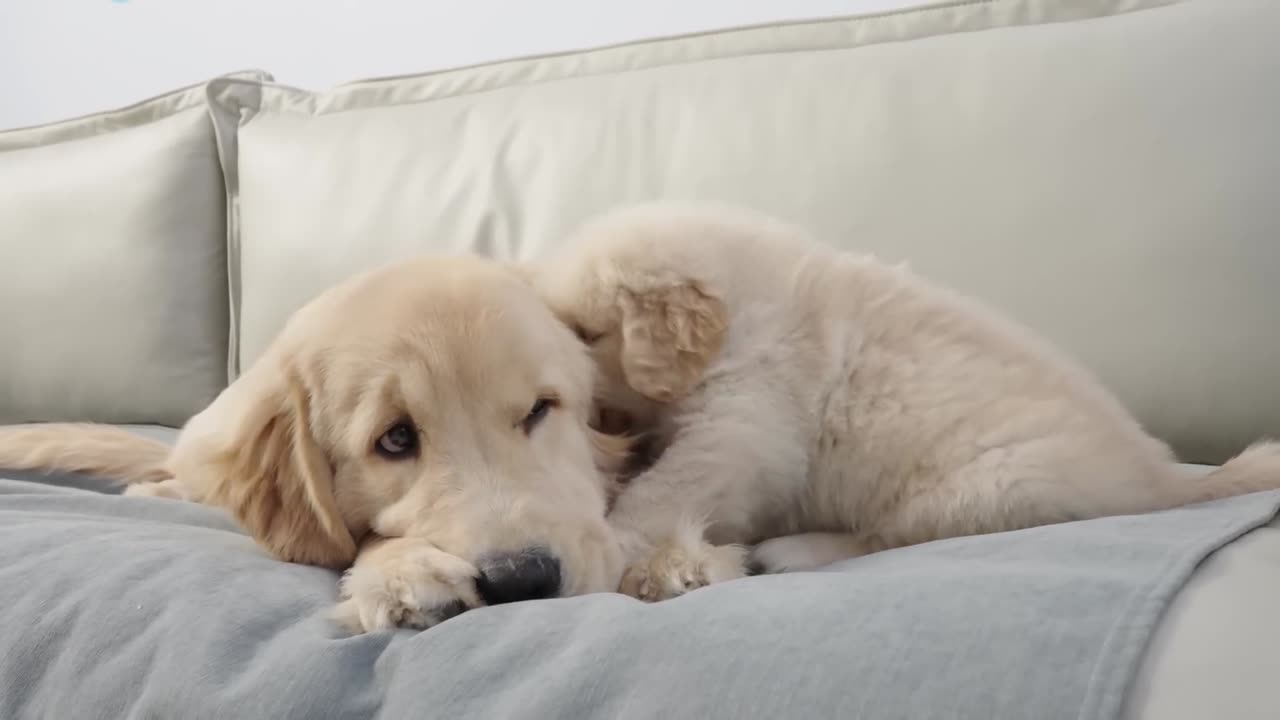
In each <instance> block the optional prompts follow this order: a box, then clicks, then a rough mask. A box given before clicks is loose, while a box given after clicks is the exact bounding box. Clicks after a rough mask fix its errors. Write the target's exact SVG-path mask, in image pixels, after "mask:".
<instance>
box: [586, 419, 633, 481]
mask: <svg viewBox="0 0 1280 720" xmlns="http://www.w3.org/2000/svg"><path fill="white" fill-rule="evenodd" d="M587 432H588V433H589V434H590V436H591V452H592V456H593V457H594V459H595V463H596V468H597V469H598V470H599V471H600V472H601V473H604V474H605V475H618V474H619V473H621V472H622V471H623V470H624V469H626V468H627V466H628V465H629V463H630V462H631V446H632V445H634V444H635V438H631V437H627V436H624V435H610V434H608V433H602V432H600V431H599V430H596V429H594V428H588V429H587Z"/></svg>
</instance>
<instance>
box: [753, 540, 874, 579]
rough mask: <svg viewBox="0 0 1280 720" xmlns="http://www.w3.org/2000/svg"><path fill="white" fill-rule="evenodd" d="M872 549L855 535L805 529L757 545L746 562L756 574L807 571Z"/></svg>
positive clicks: (866, 552)
mask: <svg viewBox="0 0 1280 720" xmlns="http://www.w3.org/2000/svg"><path fill="white" fill-rule="evenodd" d="M868 552H870V550H869V549H868V548H867V547H866V545H865V544H864V543H862V542H861V541H859V540H858V539H856V538H855V537H854V536H852V535H844V534H840V533H801V534H799V535H784V536H783V537H777V538H772V539H770V540H765V541H764V542H762V543H760V544H759V545H756V546H755V547H754V548H752V549H751V552H750V554H749V555H748V556H747V562H746V565H747V568H748V569H749V570H750V572H751V574H752V575H769V574H772V573H783V572H803V571H805V570H816V569H818V568H820V567H826V566H827V565H830V564H832V563H835V562H839V561H841V560H848V559H849V558H855V557H859V556H862V555H866V554H868Z"/></svg>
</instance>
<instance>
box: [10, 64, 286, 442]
mask: <svg viewBox="0 0 1280 720" xmlns="http://www.w3.org/2000/svg"><path fill="white" fill-rule="evenodd" d="M239 77H243V78H256V79H262V78H265V77H266V76H265V75H263V74H262V73H244V74H240V75H239ZM204 97H205V96H204V87H203V85H201V86H195V87H189V88H185V89H182V90H178V91H176V92H172V93H169V94H167V95H164V96H162V97H158V98H154V99H152V100H148V101H146V102H143V103H140V104H137V105H134V106H132V107H129V108H125V109H123V110H116V111H112V112H106V113H101V114H97V115H91V116H88V117H82V118H76V119H74V120H68V121H66V122H60V123H54V124H51V125H43V126H39V127H33V128H25V129H20V130H11V131H8V132H3V133H0V423H8V422H25V421H45V420H83V421H96V422H111V423H130V422H132V423H155V424H166V425H177V424H181V423H182V422H184V421H185V420H186V419H187V418H188V417H189V416H190V415H192V414H193V413H195V412H197V411H198V410H200V409H201V408H202V407H203V406H204V405H205V404H207V403H208V402H209V400H211V399H212V398H213V396H214V395H215V394H216V393H217V392H218V390H219V389H220V388H222V387H223V386H224V385H225V384H226V381H227V370H226V358H227V334H228V300H227V287H226V283H227V280H226V277H227V273H226V224H225V218H226V205H225V190H224V187H223V182H222V171H221V168H220V166H219V163H218V157H217V147H216V144H215V138H214V135H213V129H212V125H211V123H210V121H209V113H208V109H207V105H206V103H205V99H204Z"/></svg>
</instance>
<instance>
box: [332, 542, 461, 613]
mask: <svg viewBox="0 0 1280 720" xmlns="http://www.w3.org/2000/svg"><path fill="white" fill-rule="evenodd" d="M477 575H478V573H477V571H476V568H475V566H473V565H472V564H471V563H469V562H467V561H465V560H463V559H461V558H459V557H455V556H453V555H450V554H448V553H446V552H443V551H441V550H439V549H437V548H435V547H432V546H430V545H423V544H420V543H415V542H414V541H412V540H409V539H405V538H397V539H393V540H386V541H384V542H383V544H382V545H380V546H379V547H378V548H377V549H376V550H373V551H371V552H370V553H369V557H366V556H365V555H364V554H362V556H361V558H360V559H358V560H357V561H356V564H355V566H354V567H352V568H351V569H350V570H348V571H347V573H346V575H344V576H343V578H342V588H341V589H342V598H343V599H342V602H341V603H339V604H338V607H337V608H335V610H334V618H335V619H336V620H337V621H338V622H339V623H341V624H342V625H343V626H345V627H346V628H347V629H348V630H350V631H351V632H353V633H357V634H358V633H365V632H373V631H375V630H385V629H387V628H393V627H407V628H417V629H426V628H428V627H431V626H432V625H435V624H437V623H441V622H444V621H445V620H448V619H449V618H451V617H453V616H455V615H457V614H459V613H461V612H463V611H464V610H467V609H469V608H474V607H478V606H479V605H481V602H480V598H479V596H478V595H477V593H476V589H475V579H476V576H477Z"/></svg>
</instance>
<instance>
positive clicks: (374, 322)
mask: <svg viewBox="0 0 1280 720" xmlns="http://www.w3.org/2000/svg"><path fill="white" fill-rule="evenodd" d="M592 376H593V367H592V364H591V362H590V359H589V357H588V356H587V353H586V351H585V349H584V347H583V345H582V344H581V343H580V342H579V341H578V340H577V338H575V337H574V335H573V333H572V332H571V331H570V330H569V329H568V328H567V327H566V326H565V325H564V324H562V323H560V322H558V321H557V319H556V318H555V317H554V316H553V315H552V313H551V312H550V311H549V310H548V309H547V307H546V306H545V305H544V304H543V303H542V302H541V301H540V300H539V298H538V296H537V295H536V294H535V293H534V291H533V290H532V288H531V287H529V286H528V285H527V284H526V283H525V282H524V281H523V280H521V279H520V278H519V277H517V276H516V275H515V274H514V273H512V272H510V271H509V270H506V269H504V268H502V267H501V266H499V265H497V264H494V263H487V262H485V261H482V260H479V259H475V258H443V257H442V258H433V259H430V260H423V261H414V262H409V263H404V264H401V265H397V266H394V267H392V268H388V269H384V270H380V271H376V272H374V273H372V274H368V275H365V276H362V277H360V278H357V279H356V280H353V281H351V282H348V283H347V284H345V285H343V286H340V287H338V288H335V289H334V290H332V291H330V292H328V293H326V294H325V295H323V296H321V297H320V298H318V299H317V300H316V301H314V302H312V303H311V304H309V305H308V306H307V307H305V308H303V309H302V310H301V311H299V312H298V313H297V314H296V315H295V317H294V318H293V319H291V321H290V323H289V325H288V326H287V327H286V329H285V330H284V331H283V332H282V333H281V335H280V336H279V338H278V339H277V341H276V342H275V344H273V346H272V347H271V348H270V349H269V350H268V351H267V353H266V354H265V355H264V356H263V357H262V358H261V359H260V360H259V361H258V362H257V363H256V364H255V365H254V366H253V367H252V368H251V369H250V370H249V371H248V372H247V373H246V374H245V375H244V377H242V378H241V379H240V380H238V381H237V382H236V383H235V384H234V385H233V386H232V387H231V388H228V390H227V391H226V392H224V393H223V395H222V396H221V397H219V399H218V400H217V401H216V402H215V403H214V404H213V405H212V406H211V407H210V408H209V409H208V410H207V411H205V413H203V414H202V416H200V417H198V418H197V419H196V420H193V422H192V423H191V424H190V425H189V427H188V430H187V431H186V432H184V436H185V438H184V440H185V443H183V444H180V445H179V448H178V452H177V453H176V454H175V457H176V458H177V459H178V463H177V464H178V467H177V471H178V473H179V476H180V477H183V478H184V482H187V481H188V480H187V479H188V478H190V477H192V476H193V475H194V474H196V473H198V472H199V468H198V467H197V468H196V469H194V470H191V469H185V468H183V467H182V463H183V461H184V460H183V459H184V458H186V459H187V461H188V462H189V463H190V464H194V465H197V466H199V465H200V464H201V463H203V465H204V466H205V468H206V469H207V470H212V472H206V473H205V474H204V478H205V480H204V481H203V482H202V483H201V484H203V485H204V486H205V487H204V489H203V492H204V494H205V495H206V496H207V497H208V499H209V500H211V501H213V502H216V503H217V504H221V505H225V506H227V507H230V508H231V509H232V510H234V511H235V512H236V514H237V515H238V516H239V518H240V519H241V522H242V523H243V524H244V525H245V526H246V527H247V528H248V529H249V530H250V531H251V532H252V533H253V534H254V535H255V536H256V537H257V538H258V539H259V540H260V541H261V542H262V543H263V544H264V545H266V546H267V547H268V548H270V549H272V550H273V551H274V552H276V553H277V554H278V555H280V556H281V557H283V558H285V559H288V560H293V561H299V562H305V563H314V564H322V565H331V566H339V567H341V566H345V565H347V564H349V563H350V562H351V560H352V559H353V558H354V555H355V551H356V544H357V541H358V539H359V538H360V537H361V536H363V535H364V534H365V533H367V532H370V531H372V532H375V533H378V534H380V535H385V536H418V537H423V538H425V539H427V540H429V541H430V542H431V543H432V544H434V545H435V546H436V547H438V548H440V549H441V550H443V551H445V552H447V553H450V554H452V555H455V556H457V557H460V558H463V559H465V560H467V561H469V562H471V563H472V564H474V565H476V566H477V567H478V568H480V569H481V571H482V572H483V571H484V568H485V567H486V565H494V564H501V563H509V562H511V561H512V560H513V558H528V557H537V558H539V563H541V564H542V565H543V566H546V565H554V566H555V567H556V568H557V570H558V572H557V573H553V574H558V575H559V578H558V580H556V581H555V582H556V584H557V585H558V587H556V588H554V589H553V590H552V591H551V592H548V593H547V594H552V595H555V594H560V595H571V594H581V593H587V592H600V591H611V590H613V589H614V588H616V586H617V583H618V579H619V576H620V573H621V567H620V562H621V560H620V557H619V553H618V549H617V546H616V543H615V541H614V539H613V537H612V535H611V534H610V531H609V528H608V526H607V525H606V524H605V522H604V516H605V511H606V491H607V489H608V487H609V483H610V481H611V476H610V474H611V473H612V472H613V471H614V470H615V469H617V467H619V466H620V464H621V462H622V460H623V459H624V455H625V450H626V448H625V447H623V446H621V445H620V444H619V441H617V440H616V439H614V438H609V437H605V436H601V435H598V434H597V433H595V432H594V431H592V430H591V429H590V428H589V427H588V419H589V413H590V404H591V388H592ZM184 445H185V447H184ZM219 460H220V462H221V464H219ZM197 492H198V493H199V492H201V488H197Z"/></svg>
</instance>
